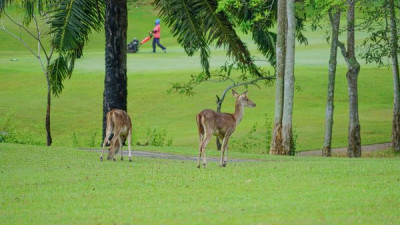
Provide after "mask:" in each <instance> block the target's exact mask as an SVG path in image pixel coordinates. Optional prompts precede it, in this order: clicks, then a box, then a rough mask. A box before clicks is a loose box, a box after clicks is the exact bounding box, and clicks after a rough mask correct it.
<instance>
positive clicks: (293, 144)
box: [289, 126, 298, 155]
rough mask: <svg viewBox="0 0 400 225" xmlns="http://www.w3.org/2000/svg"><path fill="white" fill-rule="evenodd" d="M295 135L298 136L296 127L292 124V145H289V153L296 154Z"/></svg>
mask: <svg viewBox="0 0 400 225" xmlns="http://www.w3.org/2000/svg"><path fill="white" fill-rule="evenodd" d="M297 137H298V134H297V129H296V127H295V126H293V129H292V138H293V140H292V146H290V152H289V155H296V148H297Z"/></svg>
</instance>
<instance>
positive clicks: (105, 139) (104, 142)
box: [100, 132, 110, 161]
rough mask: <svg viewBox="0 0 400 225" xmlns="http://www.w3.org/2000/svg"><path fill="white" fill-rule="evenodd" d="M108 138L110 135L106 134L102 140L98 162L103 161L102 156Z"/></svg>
mask: <svg viewBox="0 0 400 225" xmlns="http://www.w3.org/2000/svg"><path fill="white" fill-rule="evenodd" d="M109 136H110V134H109V133H108V132H107V134H106V137H105V138H104V141H103V147H102V148H101V155H100V161H103V154H104V149H105V147H106V144H107V142H108V137H109Z"/></svg>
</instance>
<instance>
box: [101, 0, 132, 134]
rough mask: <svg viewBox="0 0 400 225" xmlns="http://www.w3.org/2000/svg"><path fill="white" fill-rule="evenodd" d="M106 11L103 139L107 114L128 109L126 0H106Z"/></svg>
mask: <svg viewBox="0 0 400 225" xmlns="http://www.w3.org/2000/svg"><path fill="white" fill-rule="evenodd" d="M105 2H106V13H105V35H106V46H105V51H106V55H105V61H106V75H105V78H104V94H103V136H102V137H103V139H104V137H105V135H106V126H107V124H106V115H107V113H108V112H109V111H110V110H111V109H113V108H117V109H122V110H125V111H127V101H126V100H127V95H128V91H127V76H126V29H127V25H128V21H127V18H128V17H127V4H126V0H106V1H105Z"/></svg>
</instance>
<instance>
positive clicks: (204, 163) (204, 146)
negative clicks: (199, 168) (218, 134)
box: [199, 131, 213, 168]
mask: <svg viewBox="0 0 400 225" xmlns="http://www.w3.org/2000/svg"><path fill="white" fill-rule="evenodd" d="M212 133H213V132H212V131H209V132H207V133H206V134H205V137H204V140H203V144H202V145H201V153H202V154H203V166H204V168H206V167H207V160H206V147H207V145H208V142H209V141H210V140H211V138H212ZM199 160H200V159H199Z"/></svg>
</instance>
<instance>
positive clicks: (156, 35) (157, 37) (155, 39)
mask: <svg viewBox="0 0 400 225" xmlns="http://www.w3.org/2000/svg"><path fill="white" fill-rule="evenodd" d="M152 33H153V53H155V52H156V44H157V45H158V47H160V48H161V49H162V50H163V51H164V52H167V51H166V50H167V48H166V47H164V46H162V45H161V44H160V37H161V27H160V19H156V26H155V27H154V29H153V31H152Z"/></svg>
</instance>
